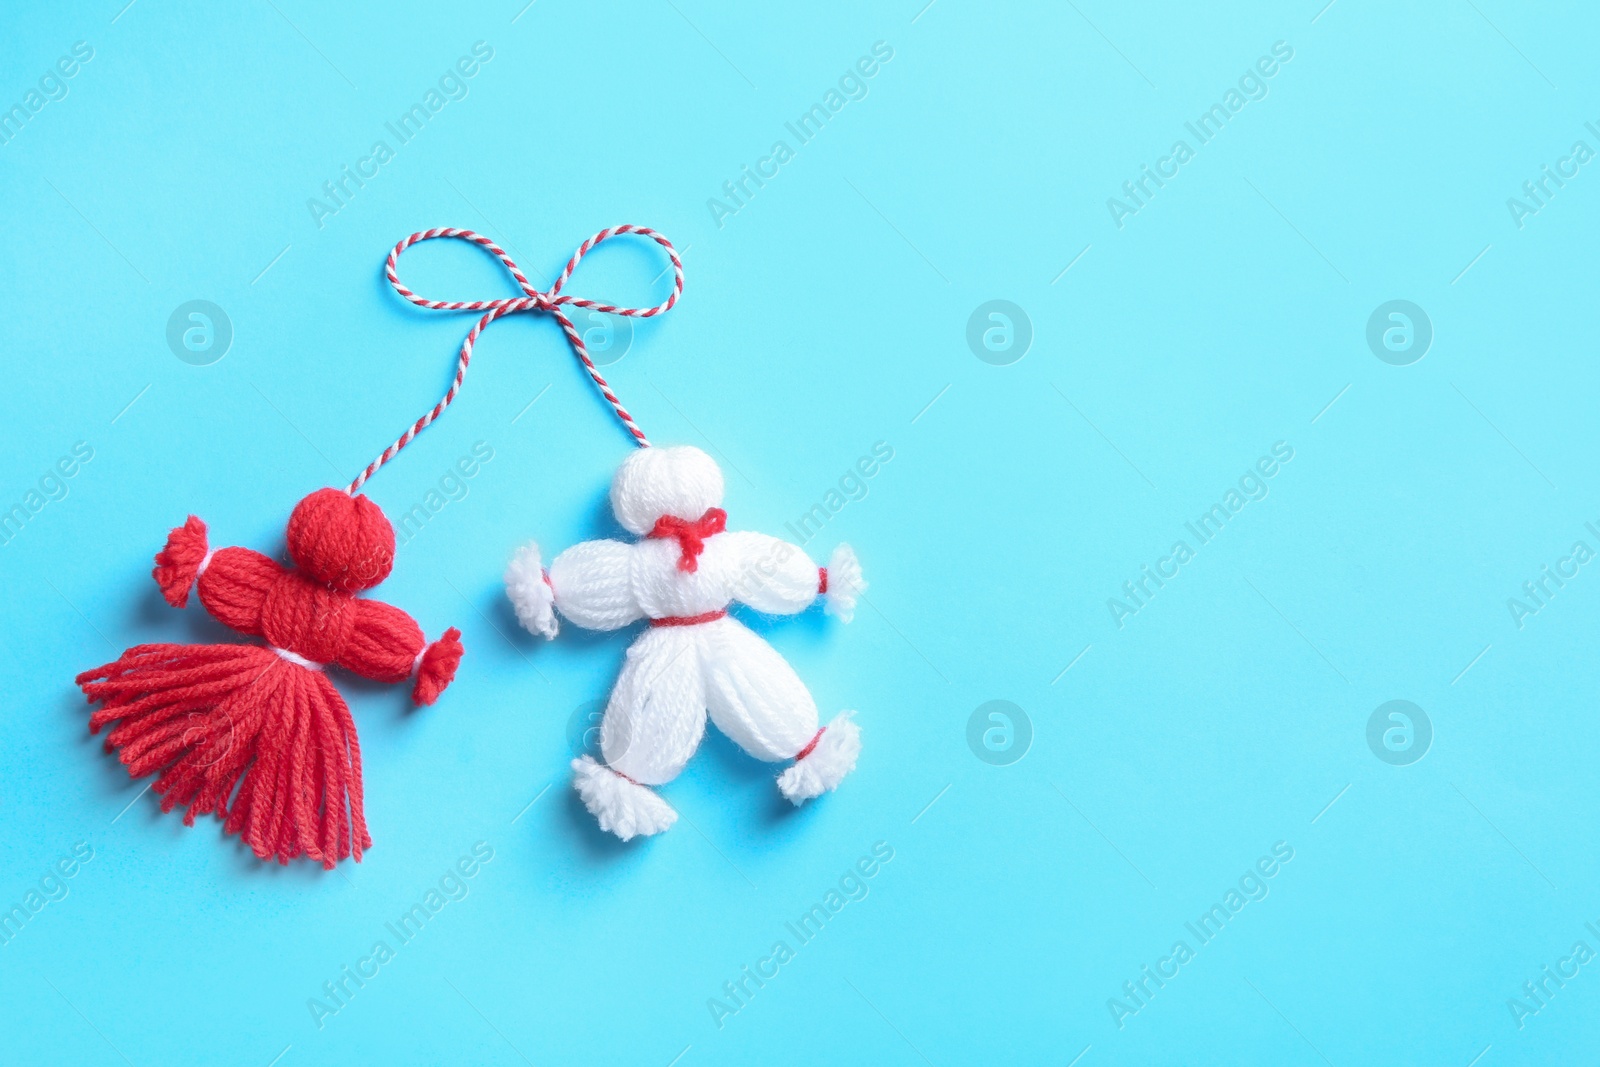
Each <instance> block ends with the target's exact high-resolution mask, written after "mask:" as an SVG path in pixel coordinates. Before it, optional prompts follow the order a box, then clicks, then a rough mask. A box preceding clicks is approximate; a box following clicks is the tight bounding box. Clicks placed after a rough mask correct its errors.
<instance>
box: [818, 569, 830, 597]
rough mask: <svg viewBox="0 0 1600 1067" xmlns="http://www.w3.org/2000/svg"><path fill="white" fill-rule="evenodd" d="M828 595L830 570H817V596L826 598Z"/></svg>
mask: <svg viewBox="0 0 1600 1067" xmlns="http://www.w3.org/2000/svg"><path fill="white" fill-rule="evenodd" d="M827 593H828V568H826V567H818V568H817V595H818V596H826V595H827Z"/></svg>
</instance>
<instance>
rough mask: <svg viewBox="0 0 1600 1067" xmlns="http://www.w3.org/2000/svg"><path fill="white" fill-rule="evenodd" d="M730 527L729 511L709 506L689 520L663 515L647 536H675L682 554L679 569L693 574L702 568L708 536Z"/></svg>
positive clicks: (679, 558)
mask: <svg viewBox="0 0 1600 1067" xmlns="http://www.w3.org/2000/svg"><path fill="white" fill-rule="evenodd" d="M727 528H728V513H727V512H726V511H723V510H722V509H721V508H707V509H706V513H705V514H704V515H702V516H700V517H699V518H698V519H695V520H694V521H693V522H689V521H687V520H686V519H680V518H677V517H676V516H673V515H663V516H661V518H659V519H657V520H656V524H655V526H654V527H653V528H652V529H651V530H650V532H649V533H648V534H646V535H645V536H646V537H662V538H665V537H674V538H677V541H678V547H679V549H680V550H681V551H682V555H680V556H679V557H678V569H679V570H680V571H685V572H687V573H689V574H693V573H694V572H695V571H697V570H699V569H700V553H702V552H704V551H705V548H706V538H708V537H710V536H712V535H713V534H719V533H721V532H722V531H723V530H725V529H727Z"/></svg>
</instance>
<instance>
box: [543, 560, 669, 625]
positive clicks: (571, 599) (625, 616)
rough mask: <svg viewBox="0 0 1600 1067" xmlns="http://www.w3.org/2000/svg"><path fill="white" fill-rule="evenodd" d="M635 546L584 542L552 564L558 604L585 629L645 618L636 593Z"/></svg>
mask: <svg viewBox="0 0 1600 1067" xmlns="http://www.w3.org/2000/svg"><path fill="white" fill-rule="evenodd" d="M634 551H635V546H633V545H630V544H627V543H625V542H622V541H585V542H583V543H582V544H578V545H573V546H572V547H571V548H569V549H567V550H566V551H565V552H563V553H561V555H559V556H557V557H556V558H555V560H554V561H552V562H551V564H550V580H549V589H550V591H551V593H552V594H553V598H554V600H555V606H556V607H557V608H559V609H560V611H561V614H563V615H565V616H566V617H567V618H568V619H570V620H571V621H572V622H573V623H574V624H575V625H578V626H581V627H583V628H584V629H585V630H617V629H621V628H622V627H624V626H626V625H628V624H629V623H630V622H636V621H637V620H639V619H642V618H644V614H645V613H644V609H643V608H642V607H640V606H639V601H638V598H637V597H635V596H634V593H633V580H632V571H633V568H632V560H633V553H634Z"/></svg>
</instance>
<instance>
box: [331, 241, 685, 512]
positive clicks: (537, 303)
mask: <svg viewBox="0 0 1600 1067" xmlns="http://www.w3.org/2000/svg"><path fill="white" fill-rule="evenodd" d="M629 233H636V234H638V235H639V236H641V237H648V238H650V240H652V241H654V242H655V243H656V244H658V245H660V246H661V247H662V248H665V249H666V250H667V256H668V257H669V258H670V259H671V260H672V273H673V281H672V295H671V296H669V297H667V298H666V299H665V300H663V301H662V302H661V303H659V304H657V305H656V306H655V307H647V308H629V307H617V306H616V305H614V304H602V303H600V302H599V301H597V300H585V299H584V298H583V297H580V296H569V295H568V294H566V293H563V292H562V291H561V289H562V287H563V286H565V285H566V284H567V279H568V278H570V277H572V271H573V269H574V268H576V267H577V265H578V263H579V262H581V261H582V259H583V257H584V256H586V255H588V254H589V252H590V250H591V249H593V248H594V247H595V246H596V245H598V244H599V243H600V242H602V241H605V240H608V239H610V238H612V237H620V236H622V235H623V234H629ZM435 237H460V238H464V239H465V240H468V241H471V242H472V243H473V244H476V245H480V246H482V247H483V248H486V249H488V250H489V251H490V252H491V253H493V254H494V256H495V258H497V259H498V260H500V262H501V263H503V264H505V268H506V270H508V271H510V272H511V277H512V278H514V279H516V282H517V285H518V287H520V288H521V289H522V292H523V295H522V296H513V297H504V298H502V299H499V300H425V299H423V298H422V297H420V296H418V295H417V294H416V293H413V292H412V291H411V290H410V289H408V288H406V286H405V284H404V283H402V282H401V281H400V277H399V274H398V273H397V272H396V269H395V268H396V265H397V264H398V263H399V261H400V253H402V252H404V251H405V250H406V249H408V248H410V247H411V246H412V245H414V244H416V243H417V242H419V241H429V240H432V239H433V238H435ZM384 274H385V275H386V276H387V277H388V279H389V284H390V285H392V286H394V291H395V292H397V293H399V294H400V295H401V296H403V297H405V298H406V299H407V300H409V301H411V302H412V303H413V304H416V305H417V306H418V307H425V308H431V309H433V310H435V311H481V312H483V313H484V314H483V317H482V318H480V319H479V320H478V321H477V322H476V323H474V324H473V327H472V331H471V332H470V333H468V334H467V339H466V340H465V341H463V342H462V344H461V358H460V359H459V360H458V361H457V362H456V376H455V379H454V380H453V381H452V382H451V383H450V389H449V391H447V392H446V393H445V394H444V398H443V399H441V400H440V401H439V403H438V404H436V405H434V407H433V409H432V410H431V411H429V412H428V413H427V414H426V415H423V416H422V418H420V419H418V420H417V421H416V422H415V423H413V424H412V426H411V428H410V429H408V430H407V431H406V432H405V433H403V434H401V435H400V438H399V440H397V441H395V443H394V444H392V445H390V446H389V447H388V448H386V449H384V450H383V454H382V455H380V456H379V457H378V458H377V459H375V460H373V461H372V462H371V463H370V464H368V466H367V468H366V470H364V471H362V472H361V473H360V474H359V475H357V476H356V480H355V481H353V482H351V483H350V486H349V488H348V490H347V492H350V493H355V492H356V491H357V490H358V489H360V488H361V485H362V483H363V482H365V481H366V480H367V479H368V478H370V477H372V475H373V473H374V472H376V471H377V469H378V468H379V467H381V466H383V465H384V464H385V463H387V462H389V460H391V459H393V458H394V457H395V455H396V454H397V453H398V452H399V451H400V450H401V449H402V448H404V447H405V446H406V445H408V444H410V443H411V439H412V438H413V437H415V436H417V434H418V433H420V432H422V430H423V429H425V428H426V427H427V426H428V424H429V423H431V422H433V420H434V419H436V418H438V417H439V416H440V415H441V414H442V413H443V412H444V409H445V408H447V407H449V406H450V402H451V401H452V400H454V399H455V398H456V393H458V392H460V390H461V383H462V381H463V380H464V379H465V378H466V376H467V364H469V363H471V362H472V346H473V345H474V344H476V343H477V340H478V335H479V334H480V333H482V332H483V330H484V327H486V326H488V325H489V324H490V323H491V322H493V321H494V320H495V319H498V318H500V317H501V316H503V315H514V314H516V313H517V312H519V311H547V312H549V313H550V314H551V315H554V316H555V318H556V321H557V322H559V323H560V324H561V330H562V332H563V333H565V334H566V335H567V340H568V342H570V343H571V345H572V350H573V352H575V353H576V354H577V356H578V359H579V360H580V361H581V362H582V363H583V369H584V370H586V371H588V372H589V377H590V378H592V379H594V384H595V385H596V386H597V387H598V388H599V389H600V393H601V395H602V396H604V397H605V398H606V402H607V403H608V404H610V405H611V408H612V410H613V411H615V412H616V413H617V418H619V419H621V420H622V424H623V425H624V426H625V427H627V429H628V432H629V433H631V434H633V436H634V438H635V439H636V440H637V441H638V442H639V445H640V447H644V448H648V447H649V445H650V441H649V440H648V439H647V438H646V437H645V435H644V431H643V430H641V429H639V426H638V424H637V423H636V422H634V421H633V416H632V415H629V414H628V411H627V409H626V408H624V407H623V406H622V401H620V400H618V399H617V394H616V393H614V392H612V391H611V386H610V385H608V384H606V380H605V379H604V378H603V377H601V376H600V371H599V370H598V369H597V368H596V367H595V365H594V360H592V359H590V358H589V350H588V348H586V347H585V346H584V343H583V336H582V335H581V334H579V333H578V328H577V327H576V326H574V325H573V324H572V320H571V319H570V318H568V317H567V315H566V312H564V311H562V310H561V306H562V305H563V304H571V305H572V306H573V307H580V308H589V309H591V310H593V311H600V312H604V313H606V314H610V315H627V316H629V317H630V318H636V319H648V318H653V317H655V316H656V315H660V314H661V313H662V312H665V311H669V310H671V308H672V306H673V305H674V304H676V303H677V302H678V298H679V297H681V296H682V295H683V261H682V260H680V259H679V258H678V251H677V249H675V248H673V247H672V242H671V241H669V240H667V239H666V238H665V237H663V236H662V235H661V234H659V233H657V232H656V231H655V230H652V229H650V228H649V227H647V226H634V225H631V224H625V225H622V226H612V227H610V228H609V229H604V230H601V231H600V232H599V233H597V234H595V235H594V236H593V237H591V238H589V239H588V240H587V241H585V242H583V244H581V245H579V246H578V250H577V251H576V252H574V253H572V258H571V259H569V260H567V265H566V267H565V268H564V269H563V270H562V271H561V277H559V278H557V279H556V280H555V284H553V285H551V286H550V288H549V289H545V290H539V289H535V288H534V287H533V283H532V282H530V281H528V279H527V277H526V276H525V275H524V274H523V273H522V271H521V269H520V268H518V267H517V265H516V264H515V263H514V262H512V260H511V257H510V256H509V255H507V254H506V250H505V249H503V248H501V247H500V246H499V245H497V244H495V243H494V242H493V241H491V240H489V238H487V237H485V236H483V235H482V234H480V233H474V232H473V231H472V230H458V229H456V228H455V227H453V226H441V227H438V228H436V229H432V230H421V231H419V232H417V233H414V234H412V235H411V236H409V237H407V238H405V239H404V240H403V241H401V242H400V243H399V244H397V245H395V246H394V249H393V250H392V251H390V253H389V259H388V262H387V263H386V264H385V266H384Z"/></svg>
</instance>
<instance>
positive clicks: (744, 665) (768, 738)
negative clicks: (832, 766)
mask: <svg viewBox="0 0 1600 1067" xmlns="http://www.w3.org/2000/svg"><path fill="white" fill-rule="evenodd" d="M696 629H698V630H700V631H701V643H702V646H703V650H704V659H705V692H706V707H707V709H708V710H709V711H710V713H711V721H712V722H714V723H716V724H717V729H719V730H721V731H722V732H723V733H725V734H727V735H728V737H730V738H731V739H732V740H733V742H734V744H736V745H738V746H739V747H740V748H742V749H744V750H745V751H746V752H748V753H750V755H752V756H754V757H755V758H756V759H759V760H766V761H767V762H769V763H771V762H776V761H779V760H787V759H793V758H794V756H795V754H796V753H798V752H799V751H801V750H802V749H803V748H805V746H806V745H808V744H810V743H811V739H812V737H814V736H816V732H817V703H816V701H814V700H812V699H811V693H810V691H809V690H808V689H806V686H805V683H804V682H802V681H801V680H800V676H799V675H797V674H795V672H794V668H793V667H791V666H789V661H788V660H786V659H784V658H783V657H782V656H780V655H778V652H777V650H776V649H774V648H773V647H772V646H771V645H769V644H767V643H766V642H765V641H763V640H762V639H761V638H760V637H757V636H756V635H755V634H753V633H751V632H750V630H749V629H748V628H747V627H746V626H745V625H744V624H743V623H741V622H739V621H737V620H736V619H729V618H723V619H718V620H717V621H716V622H711V623H706V624H705V625H703V626H699V627H696Z"/></svg>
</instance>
